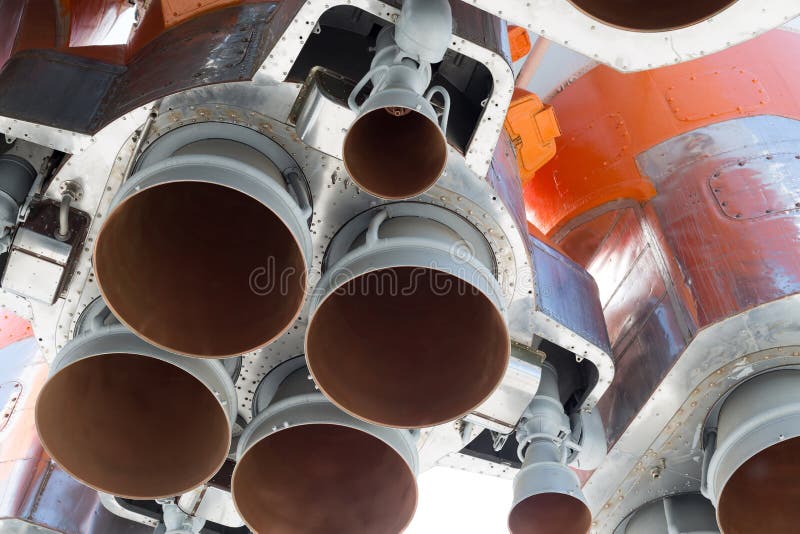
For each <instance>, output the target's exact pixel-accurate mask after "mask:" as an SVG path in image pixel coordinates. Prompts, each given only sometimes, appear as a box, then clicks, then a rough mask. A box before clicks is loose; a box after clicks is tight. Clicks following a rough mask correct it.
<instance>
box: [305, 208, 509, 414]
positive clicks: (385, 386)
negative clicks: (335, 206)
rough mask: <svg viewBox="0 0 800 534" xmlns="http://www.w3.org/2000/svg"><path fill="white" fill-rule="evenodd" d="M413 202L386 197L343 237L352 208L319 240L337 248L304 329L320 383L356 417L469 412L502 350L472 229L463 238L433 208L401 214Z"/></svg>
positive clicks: (502, 325) (498, 302)
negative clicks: (382, 206) (339, 227)
mask: <svg viewBox="0 0 800 534" xmlns="http://www.w3.org/2000/svg"><path fill="white" fill-rule="evenodd" d="M421 206H423V205H419V204H405V203H401V204H393V205H391V206H390V207H387V208H386V211H381V212H378V213H377V214H376V215H373V218H372V221H371V222H370V223H369V228H368V229H367V230H366V231H363V230H362V231H361V234H360V235H359V236H357V237H356V238H355V239H353V237H352V233H354V232H352V227H353V226H357V225H358V223H359V222H361V220H359V219H357V220H355V221H354V224H353V225H351V228H347V229H346V230H343V231H342V232H340V239H338V242H334V243H332V244H331V249H333V250H334V251H336V250H339V251H341V252H343V254H342V255H339V254H338V252H336V253H334V254H331V250H329V254H328V259H329V260H331V261H330V262H329V265H330V268H329V269H328V270H327V271H326V273H325V275H324V276H323V278H322V280H321V281H320V283H319V285H318V286H317V289H316V290H315V292H314V296H313V297H312V303H311V305H312V313H311V320H310V323H309V326H308V333H307V336H306V355H307V358H308V364H309V367H310V369H311V372H312V373H313V375H314V378H315V380H316V381H317V384H319V386H320V388H321V389H322V390H323V391H324V392H325V394H326V395H328V397H329V398H330V399H331V400H332V401H333V402H334V403H335V404H336V405H337V406H339V407H341V408H342V409H343V410H345V411H346V412H348V413H350V414H352V415H355V416H356V417H359V418H361V419H364V420H366V421H370V422H373V423H376V424H380V425H386V426H394V427H398V428H420V427H428V426H434V425H437V424H441V423H444V422H447V421H452V420H454V419H457V418H458V417H461V416H463V415H465V414H466V413H469V412H470V411H471V410H472V409H473V408H475V407H476V406H478V405H480V404H481V403H482V402H483V401H484V400H486V399H487V398H488V397H489V395H491V393H492V392H493V391H494V389H495V388H496V387H497V385H498V384H499V383H500V381H501V380H502V378H503V375H504V373H505V370H506V367H507V365H508V358H509V351H510V342H509V337H508V331H507V327H506V322H505V318H504V304H503V297H502V294H501V289H500V287H499V284H498V282H497V281H496V280H495V278H494V276H493V275H492V273H491V271H490V270H489V268H488V267H487V262H489V261H491V260H489V259H487V258H485V257H479V256H478V255H472V254H470V253H469V250H470V247H472V246H473V244H478V245H480V243H479V242H478V241H477V239H482V236H480V234H478V238H474V237H467V238H466V241H465V237H463V236H465V235H466V234H465V233H459V232H458V231H457V230H456V229H455V228H456V226H457V225H456V223H458V225H459V228H462V229H463V231H464V232H467V231H469V232H476V230H475V229H474V228H473V227H471V225H469V224H468V223H466V221H463V219H461V218H460V217H458V216H457V215H455V214H452V213H451V212H448V211H447V210H444V209H442V208H437V207H434V206H427V207H425V213H419V216H412V213H417V212H416V211H413V210H417V209H418V208H419V209H422V208H421ZM389 212H392V213H393V214H394V215H393V216H391V217H390V216H389ZM406 214H407V215H406ZM439 216H441V217H440V218H439V219H438V220H434V218H435V217H439ZM430 217H434V218H430ZM453 219H455V220H453ZM443 221H452V223H453V225H452V226H451V225H448V224H446V222H443ZM357 227H358V228H363V225H362V226H357ZM470 236H472V234H470ZM462 253H463V254H465V255H462Z"/></svg>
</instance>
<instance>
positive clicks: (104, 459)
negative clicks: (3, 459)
mask: <svg viewBox="0 0 800 534" xmlns="http://www.w3.org/2000/svg"><path fill="white" fill-rule="evenodd" d="M235 418H236V392H235V389H234V386H233V382H232V381H231V379H230V377H229V376H228V373H227V372H226V371H225V368H224V367H223V365H222V364H221V363H220V362H217V361H207V360H198V359H191V358H182V357H180V356H176V355H174V354H171V353H168V352H166V351H163V350H161V349H159V348H156V347H153V346H151V345H149V344H148V343H146V342H145V341H143V340H141V339H140V338H139V337H137V336H135V335H134V334H132V333H131V332H129V331H128V330H127V329H126V328H124V327H122V326H119V325H117V326H110V327H106V328H101V329H98V330H96V331H92V332H89V333H88V334H84V335H81V336H79V337H77V338H75V339H74V340H73V341H71V342H70V343H69V344H67V346H65V347H64V349H63V350H62V351H61V352H60V353H59V354H58V356H57V357H56V359H55V361H54V362H53V364H52V366H51V371H50V378H49V380H48V381H47V383H46V384H45V386H44V388H43V389H42V392H41V393H40V395H39V398H38V400H37V403H36V427H37V429H38V432H39V437H40V438H41V441H42V445H43V446H44V448H45V449H46V450H47V452H48V453H49V454H50V456H52V457H53V459H54V460H55V461H56V462H57V463H58V464H59V465H60V466H61V467H62V468H63V469H64V470H65V471H67V472H68V473H70V474H71V475H72V476H74V477H75V478H77V479H78V480H80V481H81V482H83V483H85V484H86V485H88V486H91V487H93V488H95V489H97V490H98V491H101V492H104V493H110V494H113V495H118V496H122V497H127V498H132V499H156V498H162V497H172V496H175V495H180V494H182V493H185V492H187V491H189V490H191V489H193V488H195V487H197V486H199V485H200V484H203V483H204V482H206V481H208V480H209V479H210V478H211V477H212V476H213V475H214V474H215V473H216V472H217V471H218V470H219V468H220V467H221V466H222V464H223V462H224V461H225V459H226V457H227V455H228V450H229V446H230V440H231V428H232V424H233V421H234V419H235Z"/></svg>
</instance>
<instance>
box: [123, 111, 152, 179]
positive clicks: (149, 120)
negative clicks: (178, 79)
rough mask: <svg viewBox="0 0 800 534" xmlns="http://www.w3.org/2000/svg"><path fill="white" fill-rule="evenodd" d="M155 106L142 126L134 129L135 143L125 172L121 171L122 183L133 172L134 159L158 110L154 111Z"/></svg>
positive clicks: (140, 149)
mask: <svg viewBox="0 0 800 534" xmlns="http://www.w3.org/2000/svg"><path fill="white" fill-rule="evenodd" d="M156 107H157V105H156V106H154V107H153V111H151V112H150V115H148V117H147V120H146V121H145V123H144V126H142V128H141V129H140V130H137V131H136V134H135V137H136V140H135V141H136V144H135V145H134V146H133V151H132V152H131V158H130V159H129V160H128V163H127V164H126V165H125V172H123V173H122V183H125V182H126V181H127V180H128V178H130V176H131V173H132V172H133V166H134V165H135V164H136V159H137V158H138V156H139V152H141V151H142V145H143V144H144V140H145V138H146V137H147V134H149V133H150V128H151V127H152V126H153V123H154V122H155V120H156V118H157V117H158V112H157V111H156Z"/></svg>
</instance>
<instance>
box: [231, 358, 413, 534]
mask: <svg viewBox="0 0 800 534" xmlns="http://www.w3.org/2000/svg"><path fill="white" fill-rule="evenodd" d="M292 369H294V370H292ZM284 371H288V372H284ZM282 372H283V373H282ZM281 373H282V375H281ZM274 375H281V376H274ZM284 377H285V378H284ZM264 380H265V382H262V385H261V386H260V387H259V391H258V392H257V393H256V398H255V399H254V400H255V404H256V405H259V404H261V405H263V404H266V405H267V406H268V407H267V408H266V410H265V411H263V412H261V413H260V414H258V415H257V416H256V418H255V419H254V420H253V421H252V422H251V423H250V425H248V427H247V428H246V429H245V431H244V433H243V434H242V437H241V439H240V441H239V450H238V454H237V457H238V462H237V464H236V469H235V471H234V473H233V483H232V490H233V499H234V502H235V504H236V508H237V509H238V511H239V513H240V514H241V516H242V519H244V520H245V522H246V523H247V524H248V526H249V527H250V528H251V529H253V530H254V531H255V532H270V533H274V534H300V533H309V534H310V533H316V532H346V533H348V534H397V533H399V532H401V531H402V530H403V529H404V528H405V527H406V526H407V525H408V523H409V522H410V521H411V519H412V517H413V515H414V511H415V509H416V504H417V485H416V479H415V474H416V470H417V451H416V448H415V446H414V441H413V439H412V435H411V433H410V432H409V431H406V430H396V429H389V428H384V427H378V426H374V425H371V424H369V423H365V422H363V421H360V420H358V419H356V418H354V417H351V416H349V415H347V414H345V413H343V412H342V411H341V410H339V409H338V408H336V407H335V406H334V405H333V404H331V403H330V402H329V401H328V400H327V399H325V397H324V396H323V395H322V394H320V393H319V392H318V391H316V390H315V388H314V383H313V382H312V381H311V379H310V377H309V374H308V369H307V368H306V367H305V362H304V360H303V358H302V357H300V358H296V359H294V360H290V361H289V362H286V363H284V364H282V365H281V366H279V367H277V368H276V369H275V370H273V371H272V372H271V373H270V374H269V375H267V377H266V378H265V379H264ZM265 393H266V395H265Z"/></svg>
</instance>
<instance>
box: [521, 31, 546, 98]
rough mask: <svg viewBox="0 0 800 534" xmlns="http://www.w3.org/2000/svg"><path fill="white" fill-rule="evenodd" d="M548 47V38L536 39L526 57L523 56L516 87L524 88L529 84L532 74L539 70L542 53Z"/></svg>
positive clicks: (544, 52)
mask: <svg viewBox="0 0 800 534" xmlns="http://www.w3.org/2000/svg"><path fill="white" fill-rule="evenodd" d="M549 48H550V40H549V39H545V38H544V37H539V38H538V39H536V41H535V42H534V43H533V48H532V49H531V51H530V53H529V54H528V57H527V58H525V63H523V65H522V68H521V69H520V71H519V74H517V84H516V85H517V87H521V88H523V89H525V88H527V87H528V86H529V85H530V84H531V80H533V77H534V75H536V71H537V70H539V66H540V65H541V64H542V59H544V55H545V54H546V53H547V50H548V49H549Z"/></svg>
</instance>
